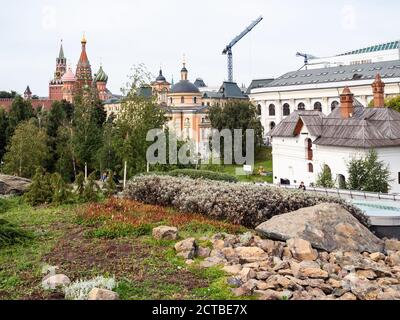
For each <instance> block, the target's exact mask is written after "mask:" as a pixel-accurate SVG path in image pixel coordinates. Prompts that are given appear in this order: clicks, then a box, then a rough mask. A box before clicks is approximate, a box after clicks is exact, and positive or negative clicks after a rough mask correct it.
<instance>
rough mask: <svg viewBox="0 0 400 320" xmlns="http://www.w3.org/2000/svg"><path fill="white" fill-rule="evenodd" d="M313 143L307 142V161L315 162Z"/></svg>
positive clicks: (309, 140)
mask: <svg viewBox="0 0 400 320" xmlns="http://www.w3.org/2000/svg"><path fill="white" fill-rule="evenodd" d="M312 145H313V143H312V141H311V139H307V140H306V148H307V160H309V161H313V158H314V155H313V149H312Z"/></svg>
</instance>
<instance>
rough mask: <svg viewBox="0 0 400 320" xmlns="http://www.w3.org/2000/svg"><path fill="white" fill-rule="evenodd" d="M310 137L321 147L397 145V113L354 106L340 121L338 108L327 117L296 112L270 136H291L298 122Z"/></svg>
mask: <svg viewBox="0 0 400 320" xmlns="http://www.w3.org/2000/svg"><path fill="white" fill-rule="evenodd" d="M300 120H301V121H302V122H303V124H304V125H305V126H306V127H307V129H308V130H309V132H310V134H311V135H312V136H314V137H317V138H316V139H315V141H314V142H313V143H314V144H316V145H323V146H341V147H355V148H375V147H387V146H400V113H399V112H397V111H395V110H393V109H391V108H364V107H360V106H355V108H354V114H353V116H352V117H351V118H349V119H343V118H342V117H341V115H340V108H336V109H335V110H334V111H333V112H332V113H331V114H330V115H329V116H324V115H323V114H322V112H320V111H315V110H309V111H295V112H293V113H292V114H291V115H290V116H288V117H287V118H286V119H284V120H283V121H282V122H281V123H280V124H279V125H277V126H276V127H275V128H274V129H273V130H272V131H271V132H270V135H271V137H294V136H295V128H296V126H297V124H298V122H299V121H300Z"/></svg>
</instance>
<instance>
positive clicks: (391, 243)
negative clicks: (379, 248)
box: [385, 239, 400, 251]
mask: <svg viewBox="0 0 400 320" xmlns="http://www.w3.org/2000/svg"><path fill="white" fill-rule="evenodd" d="M385 249H386V251H400V241H399V240H394V239H392V240H386V241H385Z"/></svg>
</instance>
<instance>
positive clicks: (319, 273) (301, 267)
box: [291, 261, 329, 279]
mask: <svg viewBox="0 0 400 320" xmlns="http://www.w3.org/2000/svg"><path fill="white" fill-rule="evenodd" d="M291 267H292V272H293V275H294V276H295V277H296V278H299V279H307V278H313V279H327V278H329V274H328V272H326V271H325V270H322V269H321V267H320V266H319V265H318V263H316V262H313V261H302V262H301V263H299V264H298V263H292V264H291Z"/></svg>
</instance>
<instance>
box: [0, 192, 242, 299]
mask: <svg viewBox="0 0 400 320" xmlns="http://www.w3.org/2000/svg"><path fill="white" fill-rule="evenodd" d="M6 201H7V208H6V209H5V210H2V211H3V212H1V213H0V219H5V220H7V221H8V222H10V223H12V224H13V225H15V226H16V227H18V228H20V229H22V230H26V231H28V232H29V233H31V234H32V235H33V239H30V240H27V241H26V242H25V243H23V244H14V245H7V246H3V247H0V300H2V299H62V298H63V295H62V294H61V293H57V292H47V291H44V290H43V289H42V288H41V280H42V278H43V276H44V274H43V273H42V268H43V266H45V265H52V266H58V267H59V270H58V272H61V273H64V274H66V275H67V276H68V277H70V279H71V280H72V281H75V280H81V279H91V278H94V277H97V276H106V277H107V276H108V277H109V276H115V278H116V280H117V282H118V287H117V288H116V291H117V292H118V293H119V294H120V297H121V299H124V300H131V299H135V300H137V299H234V297H233V296H232V293H231V290H230V287H229V286H228V285H227V282H226V280H227V275H226V274H225V273H224V272H222V271H221V270H220V269H219V268H210V269H200V268H199V267H198V263H199V262H200V261H199V260H196V262H195V264H194V265H192V266H187V265H186V264H185V261H184V260H183V259H181V258H178V257H176V253H175V251H174V248H173V247H174V244H175V243H176V241H156V240H154V239H153V238H152V237H151V229H152V227H153V226H156V225H160V224H164V223H171V224H176V225H179V226H178V228H179V230H180V239H184V238H187V237H195V238H197V239H199V238H200V237H202V236H211V235H213V234H215V233H217V232H230V233H232V232H244V231H246V230H245V229H244V228H242V227H238V226H233V225H230V224H227V223H222V222H214V221H211V220H210V221H209V220H204V219H205V218H204V217H200V216H195V215H190V214H182V213H178V212H174V211H173V210H170V209H168V208H159V207H153V206H145V205H142V204H137V203H136V204H134V206H133V207H129V210H126V209H123V210H122V211H118V210H119V209H115V210H117V211H118V212H115V213H114V211H111V213H110V211H109V210H108V209H109V208H110V206H109V205H108V206H107V203H104V204H103V203H102V204H99V205H98V206H100V208H101V207H102V206H103V207H104V208H106V209H107V210H104V212H106V213H107V214H109V216H102V215H98V216H96V217H95V218H93V219H92V218H90V219H89V218H82V210H83V212H89V210H87V208H86V207H85V206H82V205H80V206H73V205H70V206H60V207H39V208H32V207H30V206H29V205H27V204H26V203H25V202H24V201H23V200H21V198H13V199H11V200H6ZM98 206H97V205H96V206H91V207H92V208H98ZM117 208H118V207H117ZM132 208H136V209H135V210H133V209H132ZM112 210H114V209H112ZM102 212H103V211H102ZM120 212H123V214H124V215H125V218H127V219H128V220H127V222H126V223H120V222H119V221H114V215H116V214H119V213H120ZM95 213H96V212H95ZM125 218H123V221H125ZM136 218H138V219H137V220H138V221H140V224H137V225H135V221H136V220H135V219H136ZM142 219H147V220H143V221H144V222H142ZM109 222H110V223H109ZM130 222H132V223H133V225H131V226H130V227H127V223H130ZM142 223H143V224H142ZM110 226H111V227H112V228H111V229H110ZM138 230H140V232H138ZM234 230H236V231H234ZM104 231H106V232H104ZM209 244H210V243H208V242H207V243H201V245H203V246H208V245H209Z"/></svg>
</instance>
